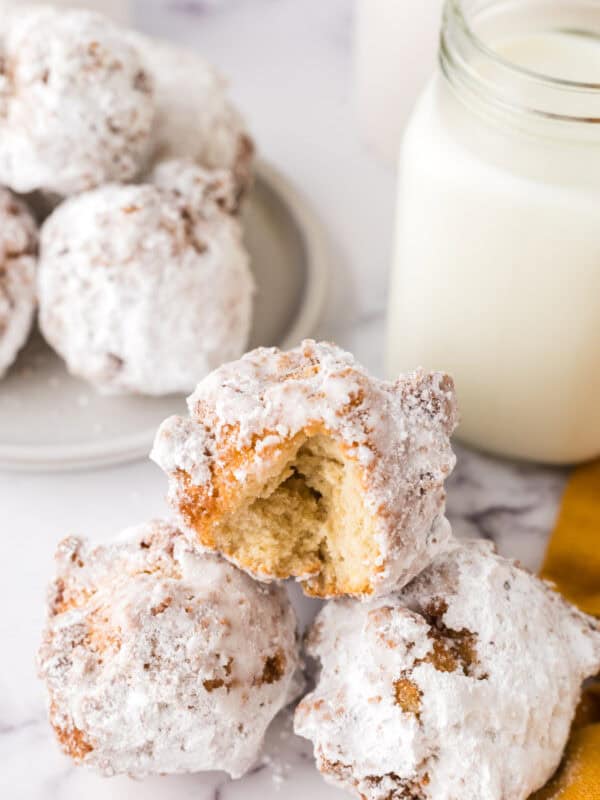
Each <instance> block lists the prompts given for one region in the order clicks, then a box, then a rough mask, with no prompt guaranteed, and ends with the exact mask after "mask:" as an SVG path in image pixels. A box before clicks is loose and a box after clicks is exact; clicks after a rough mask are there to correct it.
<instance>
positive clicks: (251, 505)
mask: <svg viewBox="0 0 600 800" xmlns="http://www.w3.org/2000/svg"><path fill="white" fill-rule="evenodd" d="M294 449H295V452H294V450H292V452H291V453H290V452H289V451H287V452H286V453H285V455H284V456H283V464H282V463H281V461H279V460H278V463H277V465H276V467H275V468H274V470H273V474H272V476H271V477H269V479H268V480H267V481H266V482H265V483H264V484H263V485H262V486H260V487H259V488H258V491H257V492H255V493H254V492H253V493H252V495H251V496H248V497H246V499H245V501H244V502H242V503H241V504H240V505H239V507H238V508H237V509H236V510H235V511H234V513H232V514H229V515H227V516H226V517H225V518H224V519H222V520H220V521H219V522H218V523H217V524H216V525H215V526H214V527H213V528H212V530H211V536H212V537H213V538H214V544H215V545H216V547H217V549H218V550H220V551H221V552H224V553H225V554H226V555H227V556H228V557H230V558H231V559H232V560H234V561H235V562H236V563H238V564H239V565H240V566H242V567H243V568H245V569H248V570H250V571H252V572H255V573H257V574H259V575H260V574H266V575H268V576H271V577H275V578H280V579H283V578H289V577H294V578H297V579H299V580H301V581H302V583H303V587H304V590H305V592H306V593H307V594H311V595H315V596H329V595H336V594H342V593H343V594H346V593H348V594H368V593H370V591H371V583H370V580H371V578H372V576H373V574H374V572H376V566H375V564H376V561H377V559H378V556H379V549H378V547H377V545H376V544H375V541H374V520H373V518H372V516H371V514H370V513H369V512H368V510H367V509H366V508H365V504H364V502H363V497H364V492H363V490H362V485H361V474H360V471H359V468H358V465H357V464H355V462H353V461H352V460H351V459H349V458H348V457H347V456H346V455H345V454H344V452H343V450H342V448H341V447H340V445H339V444H338V443H336V442H335V441H334V440H333V439H332V438H331V437H329V436H326V435H316V436H312V437H308V438H306V439H304V441H303V442H302V443H301V444H300V446H299V447H298V446H297V445H296V447H295V448H294Z"/></svg>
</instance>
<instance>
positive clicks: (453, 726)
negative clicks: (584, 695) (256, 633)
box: [295, 542, 600, 800]
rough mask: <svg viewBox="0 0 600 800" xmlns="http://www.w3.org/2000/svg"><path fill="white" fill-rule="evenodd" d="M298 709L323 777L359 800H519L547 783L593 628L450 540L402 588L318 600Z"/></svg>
mask: <svg viewBox="0 0 600 800" xmlns="http://www.w3.org/2000/svg"><path fill="white" fill-rule="evenodd" d="M308 649H309V653H310V654H311V655H313V656H314V657H316V658H318V659H320V661H321V664H322V672H321V675H320V679H319V681H318V684H317V688H316V689H315V691H314V692H312V693H311V694H309V695H307V696H306V697H305V698H304V699H303V701H302V702H301V703H300V705H299V707H298V709H297V711H296V717H295V730H296V732H297V733H298V734H299V735H301V736H304V737H306V738H308V739H311V740H312V742H313V744H314V747H315V755H316V758H317V764H318V766H319V769H320V770H321V771H322V772H323V773H324V775H325V777H326V778H327V779H328V780H329V781H331V782H333V783H336V784H338V785H340V786H342V787H344V788H347V789H350V790H352V791H354V792H355V793H356V794H357V795H359V796H360V797H362V798H365V800H384V799H385V800H388V798H398V800H399V798H413V800H461V799H462V798H477V800H525V799H526V798H528V797H529V796H530V794H531V793H532V792H533V791H535V790H536V789H538V788H539V787H541V786H542V785H543V784H545V783H546V781H547V780H548V779H549V778H550V777H551V775H552V773H553V772H554V770H555V769H556V767H557V766H558V764H559V762H560V759H561V756H562V752H563V749H564V746H565V743H566V741H567V737H568V734H569V728H570V725H571V721H572V719H573V715H574V712H575V707H576V704H577V702H578V699H579V696H580V689H581V684H582V681H583V680H584V679H585V678H587V677H588V676H590V675H594V674H595V673H596V672H597V671H598V670H600V626H599V625H598V623H597V622H596V621H595V620H593V619H592V618H590V617H586V616H585V615H584V614H582V613H580V612H579V611H577V610H576V609H575V608H573V607H572V606H569V605H568V604H567V603H566V602H565V601H564V600H562V598H561V597H560V596H559V595H558V594H556V593H554V592H553V591H552V590H551V589H550V588H549V587H548V585H546V584H544V583H543V582H541V581H540V580H538V579H537V578H535V577H533V576H532V575H530V574H528V573H526V572H525V571H524V570H522V569H520V568H519V567H518V566H516V565H515V564H514V563H513V562H511V561H508V560H505V559H503V558H500V557H499V556H498V555H496V554H494V553H493V549H492V547H491V545H489V544H487V543H484V542H469V543H465V544H458V543H457V544H454V545H453V546H452V547H450V548H449V550H448V552H447V553H446V554H443V555H439V556H438V557H437V558H436V559H435V561H434V562H433V564H432V565H431V566H430V567H429V568H428V569H426V570H425V571H424V572H423V573H422V574H421V575H420V576H419V577H417V578H416V579H415V580H414V581H413V582H412V583H410V584H409V585H408V586H407V587H406V588H405V589H404V590H402V591H401V592H397V593H395V594H393V595H390V596H389V597H386V598H382V599H381V600H379V601H377V602H372V603H368V604H360V605H359V604H352V603H349V602H345V601H340V602H335V603H331V604H329V605H328V606H326V607H325V608H324V609H323V610H322V612H321V613H320V614H319V616H318V618H317V620H316V622H315V624H314V627H313V629H312V632H311V634H310V637H309V648H308Z"/></svg>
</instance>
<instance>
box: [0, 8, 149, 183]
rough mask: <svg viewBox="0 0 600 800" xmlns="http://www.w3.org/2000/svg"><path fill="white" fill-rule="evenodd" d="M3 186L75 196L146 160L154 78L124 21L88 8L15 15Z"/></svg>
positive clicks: (130, 172) (9, 42)
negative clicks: (120, 23)
mask: <svg viewBox="0 0 600 800" xmlns="http://www.w3.org/2000/svg"><path fill="white" fill-rule="evenodd" d="M0 55H1V62H0V63H1V69H0V182H2V183H4V184H6V185H7V186H9V187H11V188H12V189H14V190H15V191H18V192H30V191H34V190H37V189H42V190H45V191H48V192H55V193H57V194H60V195H69V194H72V193H74V192H80V191H83V190H85V189H90V188H92V187H94V186H97V185H99V184H101V183H104V182H106V181H110V180H129V179H131V178H133V177H134V176H135V175H136V174H137V173H138V172H139V171H140V169H141V168H142V167H143V166H144V164H145V161H146V159H147V157H148V153H149V148H150V137H151V133H152V127H153V122H154V116H155V103H154V97H153V89H152V82H151V79H150V76H149V75H148V74H147V72H146V71H145V69H144V65H143V63H142V61H141V59H140V56H139V55H138V52H137V50H136V48H135V47H134V46H132V44H131V43H130V42H129V41H128V39H127V36H126V34H125V33H124V32H122V31H121V30H120V29H119V28H118V27H116V26H115V25H113V23H111V22H110V21H109V20H107V19H105V18H104V17H103V16H101V15H99V14H95V13H93V12H89V11H85V10H63V11H58V10H55V9H52V8H50V7H47V6H41V7H37V6H32V7H25V8H23V9H19V10H16V11H13V12H12V13H10V15H9V17H8V19H7V21H6V24H5V26H4V30H3V34H2V37H1V39H0Z"/></svg>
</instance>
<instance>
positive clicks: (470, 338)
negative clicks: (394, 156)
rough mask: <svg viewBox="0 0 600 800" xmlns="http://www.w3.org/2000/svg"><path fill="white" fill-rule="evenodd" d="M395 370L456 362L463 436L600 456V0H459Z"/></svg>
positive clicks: (420, 195) (519, 451) (409, 157)
mask: <svg viewBox="0 0 600 800" xmlns="http://www.w3.org/2000/svg"><path fill="white" fill-rule="evenodd" d="M397 230H398V238H397V247H396V254H395V263H394V270H393V276H392V287H391V299H390V309H389V328H388V369H389V373H390V375H396V374H397V373H398V372H399V371H400V370H403V369H406V368H408V367H413V366H414V365H415V364H422V365H423V366H425V367H428V368H441V369H445V370H447V371H449V372H450V373H452V374H453V375H454V378H455V380H456V385H457V391H458V398H459V403H460V407H461V412H462V413H461V416H462V423H461V426H460V428H459V436H460V437H461V438H462V439H463V440H464V441H465V442H467V443H470V444H472V445H475V446H477V447H481V448H483V449H485V450H488V451H491V452H494V453H499V454H504V455H508V456H514V457H519V458H526V459H534V460H537V461H542V462H546V463H575V462H579V461H584V460H586V459H590V458H593V457H595V456H598V455H600V0H520V2H519V3H515V2H508V1H507V0H449V1H448V3H447V6H446V10H445V15H444V23H443V31H442V39H441V47H440V57H439V69H438V72H437V74H436V75H435V76H434V77H433V79H432V80H431V82H430V83H429V85H428V87H427V89H426V90H425V91H424V93H423V94H422V96H421V98H420V100H419V102H418V105H417V107H416V110H415V111H414V113H413V116H412V119H411V121H410V123H409V126H408V128H407V130H406V133H405V137H404V143H403V147H402V151H401V155H400V182H399V203H398V228H397Z"/></svg>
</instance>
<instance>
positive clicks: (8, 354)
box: [0, 187, 38, 377]
mask: <svg viewBox="0 0 600 800" xmlns="http://www.w3.org/2000/svg"><path fill="white" fill-rule="evenodd" d="M37 240H38V233H37V225H36V224H35V221H34V219H33V217H32V216H31V214H30V213H29V211H28V210H27V208H26V207H25V206H24V205H23V203H21V202H20V201H18V200H17V199H16V198H15V197H13V195H12V194H11V193H10V192H9V191H8V190H7V189H3V188H1V187H0V377H1V376H2V375H3V374H4V373H5V372H6V370H7V369H8V368H9V367H10V366H11V364H12V363H13V361H14V360H15V358H16V356H17V353H18V352H19V350H20V349H21V347H22V346H23V345H24V344H25V341H26V339H27V337H28V336H29V331H30V330H31V325H32V323H33V316H34V311H35V293H36V292H35V271H36V261H37Z"/></svg>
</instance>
